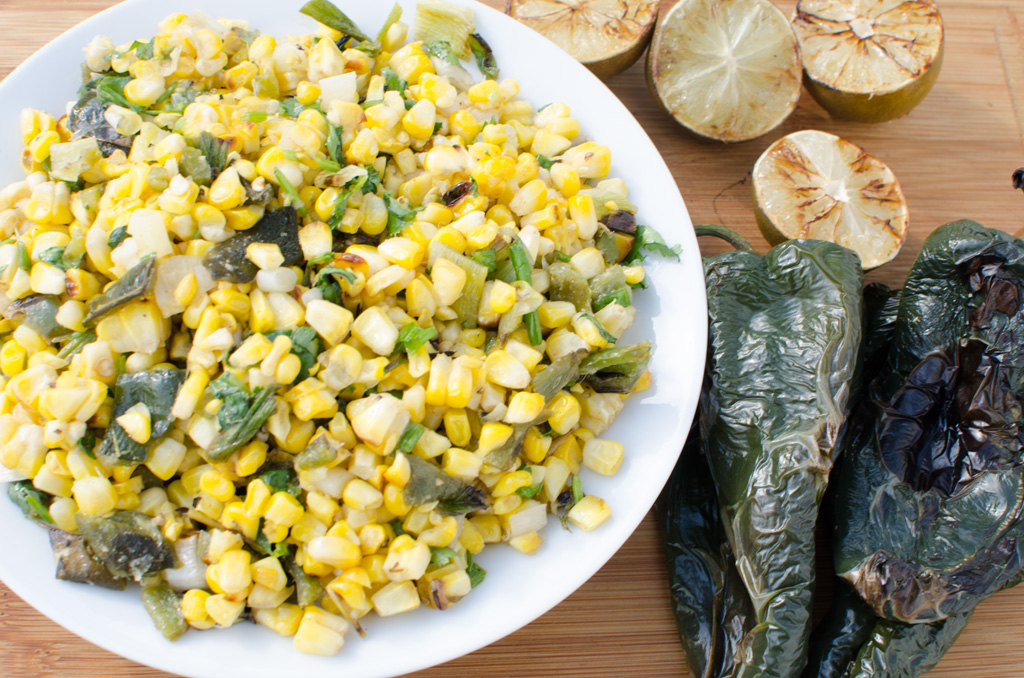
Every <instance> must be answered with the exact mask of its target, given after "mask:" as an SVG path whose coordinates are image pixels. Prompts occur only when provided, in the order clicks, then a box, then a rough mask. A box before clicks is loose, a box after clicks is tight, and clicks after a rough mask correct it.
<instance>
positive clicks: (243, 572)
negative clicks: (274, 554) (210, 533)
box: [206, 549, 252, 596]
mask: <svg viewBox="0 0 1024 678" xmlns="http://www.w3.org/2000/svg"><path fill="white" fill-rule="evenodd" d="M250 561H251V557H250V556H249V552H248V551H243V550H242V549H232V550H230V551H227V552H225V553H224V555H222V556H221V558H220V560H219V561H217V563H216V564H215V565H211V566H210V567H208V568H207V570H206V576H207V579H208V580H209V579H210V576H211V573H210V570H212V569H215V581H216V584H217V586H218V588H220V589H221V590H222V591H223V592H224V593H226V594H228V595H230V596H236V595H241V594H244V593H246V592H247V591H248V589H249V587H250V586H252V572H251V571H250V569H249V568H250V566H251V562H250Z"/></svg>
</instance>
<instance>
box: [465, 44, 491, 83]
mask: <svg viewBox="0 0 1024 678" xmlns="http://www.w3.org/2000/svg"><path fill="white" fill-rule="evenodd" d="M467 42H469V48H470V49H471V50H473V56H474V57H475V58H476V66H477V68H479V69H480V72H481V73H483V75H484V77H486V78H490V79H491V80H497V79H498V62H497V60H496V59H495V58H494V52H493V51H491V46H490V45H488V44H487V41H486V40H484V39H483V37H481V35H480V34H479V33H470V34H469V38H468V40H467Z"/></svg>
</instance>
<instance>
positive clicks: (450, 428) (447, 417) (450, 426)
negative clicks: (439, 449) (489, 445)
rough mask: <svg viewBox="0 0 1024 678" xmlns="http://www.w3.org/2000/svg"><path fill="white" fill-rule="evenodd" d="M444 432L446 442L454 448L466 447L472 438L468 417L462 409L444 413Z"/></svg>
mask: <svg viewBox="0 0 1024 678" xmlns="http://www.w3.org/2000/svg"><path fill="white" fill-rule="evenodd" d="M444 430H445V434H446V435H447V437H448V440H450V441H451V442H452V444H453V445H455V446H456V447H463V446H465V445H468V444H469V441H470V440H472V438H473V431H472V429H471V428H470V426H469V416H468V415H467V414H466V410H464V409H449V410H448V411H447V412H445V413H444Z"/></svg>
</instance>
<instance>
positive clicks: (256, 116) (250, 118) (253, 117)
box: [242, 111, 267, 122]
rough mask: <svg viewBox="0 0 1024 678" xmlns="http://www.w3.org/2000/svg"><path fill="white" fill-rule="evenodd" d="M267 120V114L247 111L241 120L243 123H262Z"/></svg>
mask: <svg viewBox="0 0 1024 678" xmlns="http://www.w3.org/2000/svg"><path fill="white" fill-rule="evenodd" d="M266 119H267V114H266V113H264V112H263V111H249V112H248V113H246V114H245V115H243V116H242V120H244V121H245V122H264V121H265V120H266Z"/></svg>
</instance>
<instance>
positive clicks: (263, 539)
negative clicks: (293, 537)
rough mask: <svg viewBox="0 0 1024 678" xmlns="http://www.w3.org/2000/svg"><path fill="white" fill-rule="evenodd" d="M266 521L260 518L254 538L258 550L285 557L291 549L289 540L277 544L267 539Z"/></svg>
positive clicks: (262, 552) (272, 555)
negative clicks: (265, 532)
mask: <svg viewBox="0 0 1024 678" xmlns="http://www.w3.org/2000/svg"><path fill="white" fill-rule="evenodd" d="M268 473H269V472H268ZM268 484H269V483H268ZM264 523H265V521H264V519H263V518H260V524H259V529H257V530H256V539H254V540H253V541H254V542H255V546H256V550H257V551H259V552H260V554H262V555H264V556H270V557H272V558H284V557H285V556H287V555H288V553H289V550H290V549H289V547H288V542H287V541H285V540H282V541H280V542H278V543H276V544H271V543H270V540H269V539H267V535H265V534H264V533H263V526H264Z"/></svg>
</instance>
